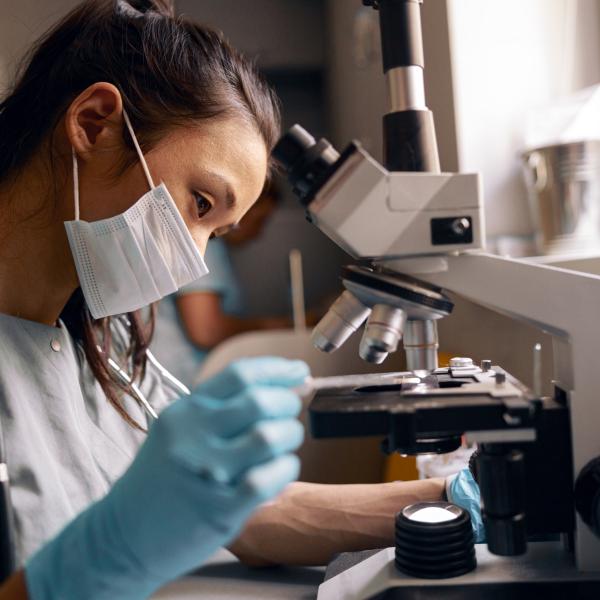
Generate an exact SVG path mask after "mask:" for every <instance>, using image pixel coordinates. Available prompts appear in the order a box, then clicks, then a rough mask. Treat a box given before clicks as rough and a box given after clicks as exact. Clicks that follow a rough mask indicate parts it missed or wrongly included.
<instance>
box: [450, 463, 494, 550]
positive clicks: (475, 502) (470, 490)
mask: <svg viewBox="0 0 600 600" xmlns="http://www.w3.org/2000/svg"><path fill="white" fill-rule="evenodd" d="M446 496H447V497H448V502H451V503H452V504H456V505H457V506H460V507H461V508H464V509H465V510H466V511H468V512H469V514H470V515H471V525H472V526H473V535H474V536H475V543H477V544H480V543H483V542H485V527H484V525H483V518H482V516H481V494H480V493H479V486H478V485H477V482H476V481H475V479H474V478H473V475H472V474H471V471H470V470H469V469H463V470H462V471H459V472H458V473H456V475H450V476H449V477H447V478H446Z"/></svg>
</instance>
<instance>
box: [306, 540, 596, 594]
mask: <svg viewBox="0 0 600 600" xmlns="http://www.w3.org/2000/svg"><path fill="white" fill-rule="evenodd" d="M476 552H477V565H478V566H477V568H476V569H475V570H474V571H472V572H471V573H467V574H466V575H462V576H460V577H455V578H453V579H417V578H414V577H410V576H408V575H404V574H403V573H401V572H400V571H398V570H397V569H396V566H395V563H394V548H386V549H385V550H381V551H379V552H377V553H375V554H372V555H371V556H369V557H368V558H366V559H364V560H362V559H363V558H364V553H360V552H357V553H347V554H342V555H341V559H342V560H343V561H344V562H345V563H346V564H352V562H353V560H352V559H353V558H355V559H356V562H355V563H354V566H351V567H349V568H347V569H346V570H344V571H342V572H341V573H338V574H335V575H333V576H330V578H329V579H326V581H324V582H323V583H322V584H321V585H320V587H319V595H318V596H317V600H339V599H340V598H343V599H344V600H368V599H371V600H388V599H389V600H392V599H401V600H430V599H431V600H434V599H435V600H443V599H444V598H448V599H452V600H455V599H458V598H460V600H475V599H477V600H479V599H481V598H485V599H486V600H500V599H502V600H504V599H506V598H509V599H510V600H522V599H523V600H525V599H527V600H531V598H544V600H564V598H572V600H575V599H577V600H580V599H581V600H587V599H590V600H591V599H592V598H593V599H595V600H597V599H598V598H600V573H580V572H578V571H577V570H576V569H575V566H574V565H573V564H572V557H571V556H569V555H568V554H567V553H566V552H565V551H564V550H563V547H562V545H561V544H560V543H558V542H532V543H529V545H528V552H527V554H526V555H524V556H515V557H499V556H495V555H493V554H491V553H490V552H489V551H488V549H487V547H486V546H484V545H478V546H476ZM337 560H339V559H336V560H335V561H333V563H331V564H330V567H329V568H328V569H327V573H328V575H329V574H330V572H331V570H332V569H333V570H334V571H338V570H339V569H336V568H335V567H336V561H337ZM326 577H327V575H326Z"/></svg>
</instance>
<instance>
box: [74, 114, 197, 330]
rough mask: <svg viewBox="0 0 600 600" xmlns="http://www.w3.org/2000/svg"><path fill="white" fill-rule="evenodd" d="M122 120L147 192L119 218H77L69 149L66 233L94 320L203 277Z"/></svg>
mask: <svg viewBox="0 0 600 600" xmlns="http://www.w3.org/2000/svg"><path fill="white" fill-rule="evenodd" d="M123 117H124V119H125V123H126V125H127V128H128V129H129V133H130V134H131V138H132V139H133V143H134V145H135V149H136V151H137V153H138V156H139V158H140V162H141V163H142V167H143V169H144V173H145V175H146V179H147V180H148V185H149V186H150V191H149V192H148V193H146V194H144V195H143V196H142V197H141V198H140V199H139V200H138V201H137V202H136V203H135V204H134V205H133V206H132V207H131V208H129V209H127V210H126V211H125V212H124V213H122V214H120V215H117V216H115V217H110V218H108V219H102V220H101V221H94V222H93V223H88V222H87V221H81V220H80V219H79V176H78V165H77V156H76V155H75V151H74V150H73V185H74V197H75V220H74V221H66V222H65V228H66V230H67V237H68V239H69V245H70V247H71V252H72V253H73V259H74V261H75V267H76V269H77V275H78V277H79V283H80V285H81V289H82V291H83V295H84V297H85V300H86V302H87V305H88V307H89V309H90V312H91V314H92V316H93V317H94V318H95V319H99V318H101V317H107V316H110V315H118V314H122V313H126V312H131V311H133V310H137V309H139V308H143V307H145V306H148V305H149V304H151V303H152V302H156V301H157V300H160V299H161V298H164V297H165V296H167V295H169V294H172V293H173V292H176V291H177V290H178V289H179V288H180V287H182V286H184V285H186V284H188V283H191V282H192V281H195V280H196V279H200V277H202V276H203V275H206V274H207V273H208V269H207V267H206V263H205V262H204V259H203V258H202V255H201V254H200V252H199V251H198V249H197V248H196V245H195V243H194V240H193V238H192V236H191V235H190V232H189V231H188V228H187V226H186V225H185V223H184V221H183V219H182V217H181V215H180V214H179V210H178V209H177V206H176V205H175V202H173V199H172V198H171V195H170V194H169V192H168V190H167V188H166V186H165V185H164V184H161V185H159V186H158V187H155V186H154V183H153V181H152V177H151V175H150V171H149V170H148V165H147V164H146V160H145V158H144V156H143V154H142V151H141V149H140V146H139V144H138V141H137V139H136V137H135V133H134V131H133V127H132V126H131V122H130V121H129V117H128V116H127V114H126V113H125V111H123Z"/></svg>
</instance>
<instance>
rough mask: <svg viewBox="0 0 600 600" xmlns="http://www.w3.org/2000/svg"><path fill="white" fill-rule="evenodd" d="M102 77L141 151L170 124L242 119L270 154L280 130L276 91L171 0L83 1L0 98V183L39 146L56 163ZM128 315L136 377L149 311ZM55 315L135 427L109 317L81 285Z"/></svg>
mask: <svg viewBox="0 0 600 600" xmlns="http://www.w3.org/2000/svg"><path fill="white" fill-rule="evenodd" d="M99 81H106V82H109V83H112V84H114V85H115V86H116V87H117V88H118V89H119V90H120V91H121V94H122V96H123V103H124V107H125V109H126V110H127V112H128V114H129V116H130V118H131V121H132V124H133V127H134V129H135V131H136V134H137V135H138V137H139V141H140V145H141V147H142V150H143V151H144V152H148V151H149V150H150V149H151V148H152V147H153V146H154V145H155V144H156V143H157V142H158V141H159V140H160V139H161V138H162V137H163V136H164V135H165V133H166V132H167V131H169V130H171V129H172V128H174V127H178V126H185V125H188V124H190V123H191V122H194V121H199V120H200V121H201V120H204V119H212V118H216V117H229V116H232V117H237V118H240V117H241V118H242V119H245V120H246V121H247V122H249V123H251V124H252V125H253V126H255V127H256V129H257V130H258V132H259V133H260V134H261V135H262V137H263V139H264V141H265V143H266V145H267V148H268V149H269V150H270V149H271V147H272V146H273V144H274V143H275V140H276V139H277V136H278V134H279V108H278V102H277V100H276V97H275V95H274V94H273V92H272V91H271V89H270V88H269V86H268V85H267V84H266V83H265V81H264V80H263V78H262V77H261V76H260V75H259V73H258V72H257V70H256V68H255V67H254V65H253V64H252V63H250V62H249V61H248V60H246V59H245V58H244V57H243V56H242V55H240V54H239V53H238V52H237V51H235V50H234V49H233V48H232V47H231V46H230V45H229V44H228V43H227V42H226V41H225V39H224V38H223V36H222V34H220V33H218V32H216V31H214V30H212V29H210V28H208V27H205V26H203V25H200V24H198V23H196V22H194V21H192V20H190V19H188V18H185V17H175V15H174V10H173V7H172V3H171V2H169V1H168V0H154V1H150V0H129V1H128V2H126V1H124V0H87V1H85V2H83V3H82V4H80V5H79V6H78V7H76V8H75V9H74V10H73V11H71V12H70V13H69V14H68V15H67V16H66V17H65V18H64V19H63V20H62V21H61V22H60V23H58V24H57V25H56V26H55V27H54V28H53V29H51V30H50V31H49V32H48V33H47V34H46V35H45V36H44V37H43V38H42V39H41V40H40V41H39V42H38V43H37V44H36V45H35V47H34V48H33V49H32V50H31V51H30V53H29V55H28V56H27V58H26V60H25V62H24V68H23V69H22V73H21V75H20V76H19V77H18V79H17V82H16V84H15V85H14V88H13V89H12V91H11V93H10V94H9V95H8V96H7V97H6V98H5V99H4V100H3V101H2V102H1V103H0V184H5V183H7V182H10V181H11V180H12V179H14V178H16V177H18V175H19V174H20V173H21V171H22V170H23V169H24V168H25V167H26V166H27V164H28V162H29V161H30V160H31V159H32V158H33V156H34V155H35V154H36V153H37V152H40V151H42V152H46V153H47V155H48V160H49V161H50V162H51V161H52V160H53V150H52V149H53V144H52V139H53V135H54V132H55V130H56V127H57V125H58V124H59V122H60V119H61V118H62V116H63V115H64V114H65V112H66V110H67V108H68V107H69V105H70V103H71V102H72V101H73V99H74V98H75V97H76V96H77V95H78V94H79V93H80V92H82V91H83V90H84V89H85V88H87V87H88V86H90V85H92V84H94V83H96V82H99ZM123 137H124V140H125V141H126V144H127V145H128V147H129V156H128V157H127V161H126V162H127V165H126V166H128V165H132V164H135V163H136V161H137V158H136V155H135V153H134V149H133V144H132V142H131V139H130V137H129V135H128V134H127V133H126V132H125V130H124V132H123ZM127 316H128V322H129V325H128V327H129V340H130V341H129V344H128V345H127V348H126V349H125V351H124V352H123V356H121V357H120V360H121V361H122V365H127V366H128V368H129V371H130V374H131V375H132V377H133V379H134V380H139V379H140V378H142V377H143V375H144V370H145V351H146V349H147V347H148V345H149V342H150V339H151V336H152V331H153V328H154V313H153V311H150V314H149V316H148V317H147V318H142V316H141V314H140V312H139V311H137V312H135V313H130V314H129V315H127ZM61 317H62V318H63V320H64V321H65V323H66V324H67V327H68V328H69V330H70V331H71V333H72V334H73V335H74V336H75V337H76V338H77V339H80V340H81V341H82V343H83V348H84V351H85V355H86V358H87V360H88V362H89V364H90V367H91V369H92V371H93V373H94V376H95V377H96V379H97V380H98V381H99V383H100V385H101V386H102V388H103V390H104V392H105V393H106V396H107V398H108V400H109V401H110V402H111V403H112V404H113V405H114V407H115V408H116V409H117V410H118V411H119V413H120V414H121V415H122V416H123V417H124V418H125V419H126V420H127V421H128V422H129V423H130V424H131V425H133V426H135V427H140V426H139V424H138V423H136V422H135V421H134V420H133V419H132V418H131V417H130V415H129V414H128V413H127V412H126V410H125V408H124V405H123V402H122V395H123V393H124V392H130V391H131V390H130V388H129V387H128V386H127V385H125V384H123V383H122V382H120V381H118V380H116V379H115V377H114V374H113V371H112V369H111V368H110V367H109V365H108V362H107V356H108V354H109V352H110V351H111V346H112V345H113V338H112V335H111V329H112V328H111V320H110V318H106V319H98V320H96V321H93V320H92V318H91V316H90V313H89V311H88V309H87V307H86V305H85V301H84V299H83V295H82V294H81V291H80V290H78V291H77V292H76V293H75V294H74V296H73V297H72V298H71V300H70V301H69V303H68V305H67V306H66V307H65V310H64V311H63V314H62V315H61ZM115 345H116V344H115ZM99 348H101V349H102V351H101V350H99Z"/></svg>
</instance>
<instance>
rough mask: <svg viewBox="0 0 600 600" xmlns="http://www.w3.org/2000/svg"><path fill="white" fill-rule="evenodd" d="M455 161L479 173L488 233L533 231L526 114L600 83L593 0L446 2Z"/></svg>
mask: <svg viewBox="0 0 600 600" xmlns="http://www.w3.org/2000/svg"><path fill="white" fill-rule="evenodd" d="M448 12H449V22H450V36H451V38H450V39H451V49H452V70H453V79H454V90H455V103H456V121H457V137H458V149H459V166H460V170H461V171H480V172H481V173H482V174H483V178H484V190H485V202H486V205H485V206H486V219H487V230H488V235H489V236H490V237H491V238H492V241H493V237H494V236H501V235H509V234H510V235H520V236H527V235H529V234H531V233H532V224H531V222H530V218H529V213H528V208H527V199H526V192H525V187H524V184H523V180H522V175H521V171H520V163H519V154H520V152H521V151H522V150H523V132H524V128H525V122H526V119H527V114H528V111H531V110H535V109H536V107H538V106H541V105H545V104H546V103H548V102H550V101H552V100H553V99H554V98H556V97H558V96H559V95H561V94H565V93H569V92H571V91H573V90H576V89H579V88H580V87H582V86H585V85H590V84H592V83H598V82H600V47H599V38H600V36H599V33H600V6H599V4H598V2H595V0H526V1H524V0H486V1H485V2H481V1H480V0H448Z"/></svg>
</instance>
